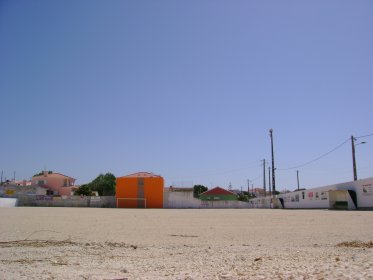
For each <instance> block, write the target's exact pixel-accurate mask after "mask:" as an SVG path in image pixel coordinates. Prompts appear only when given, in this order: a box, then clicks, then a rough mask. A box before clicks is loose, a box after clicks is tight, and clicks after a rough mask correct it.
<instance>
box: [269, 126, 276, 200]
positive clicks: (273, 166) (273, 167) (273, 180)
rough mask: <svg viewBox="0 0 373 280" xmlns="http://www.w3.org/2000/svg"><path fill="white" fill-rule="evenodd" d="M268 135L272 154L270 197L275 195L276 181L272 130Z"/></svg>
mask: <svg viewBox="0 0 373 280" xmlns="http://www.w3.org/2000/svg"><path fill="white" fill-rule="evenodd" d="M269 135H270V137H271V152H272V195H273V196H274V195H275V191H276V181H275V158H274V152H273V129H272V128H271V129H270V130H269Z"/></svg>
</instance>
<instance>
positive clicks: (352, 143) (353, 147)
mask: <svg viewBox="0 0 373 280" xmlns="http://www.w3.org/2000/svg"><path fill="white" fill-rule="evenodd" d="M351 146H352V167H353V170H354V181H356V180H357V172H356V159H355V138H354V136H351Z"/></svg>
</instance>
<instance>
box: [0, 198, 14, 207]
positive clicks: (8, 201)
mask: <svg viewBox="0 0 373 280" xmlns="http://www.w3.org/2000/svg"><path fill="white" fill-rule="evenodd" d="M15 206H17V199H16V198H4V197H0V207H15Z"/></svg>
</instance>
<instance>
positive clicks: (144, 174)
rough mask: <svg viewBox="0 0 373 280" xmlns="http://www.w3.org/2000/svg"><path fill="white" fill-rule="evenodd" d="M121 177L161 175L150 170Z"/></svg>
mask: <svg viewBox="0 0 373 280" xmlns="http://www.w3.org/2000/svg"><path fill="white" fill-rule="evenodd" d="M123 177H135V178H144V177H161V176H159V175H155V174H154V173H150V172H137V173H133V174H130V175H126V176H123Z"/></svg>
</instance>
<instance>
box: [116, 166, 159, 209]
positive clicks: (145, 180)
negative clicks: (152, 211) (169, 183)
mask: <svg viewBox="0 0 373 280" xmlns="http://www.w3.org/2000/svg"><path fill="white" fill-rule="evenodd" d="M116 182H117V184H116V195H115V196H116V200H117V207H118V208H163V189H164V179H163V178H162V177H161V176H159V175H155V174H153V173H149V172H138V173H135V174H131V175H127V176H123V177H118V178H117V180H116Z"/></svg>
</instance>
